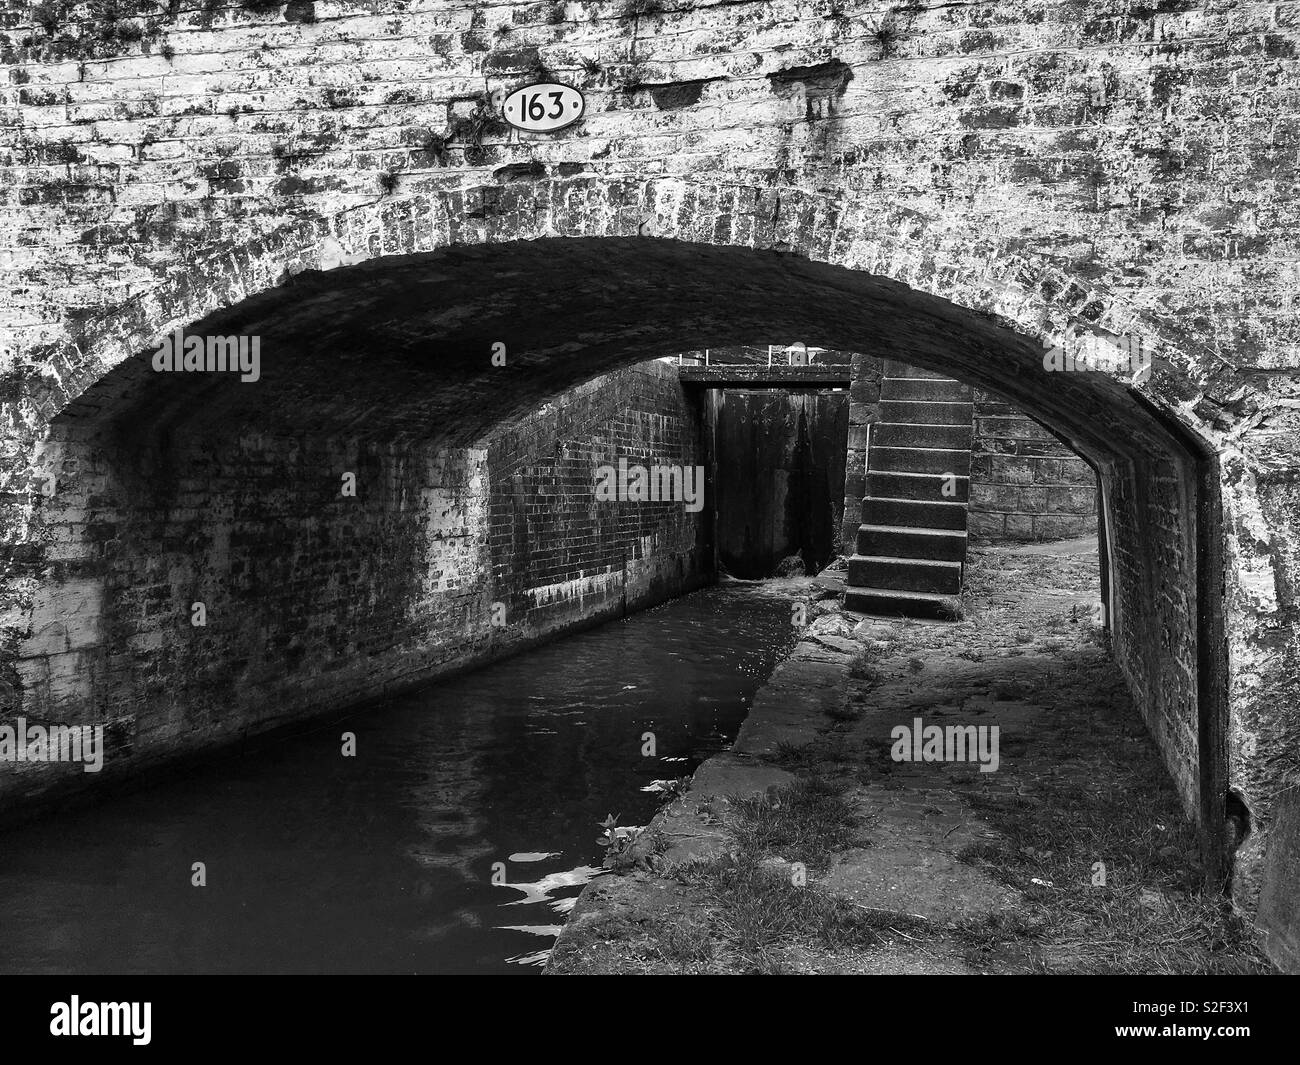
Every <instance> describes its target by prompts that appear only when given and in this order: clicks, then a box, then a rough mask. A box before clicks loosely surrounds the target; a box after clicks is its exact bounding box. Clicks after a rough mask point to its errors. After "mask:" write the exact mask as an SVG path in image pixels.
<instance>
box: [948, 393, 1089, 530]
mask: <svg viewBox="0 0 1300 1065" xmlns="http://www.w3.org/2000/svg"><path fill="white" fill-rule="evenodd" d="M974 422H975V436H974V440H973V441H972V446H971V470H970V481H971V483H970V508H969V515H968V521H967V528H968V530H969V532H970V538H971V541H972V542H973V543H974V542H990V543H998V542H1002V541H1017V540H1066V539H1071V538H1073V537H1078V536H1093V535H1095V534H1096V532H1097V475H1096V474H1095V473H1094V472H1093V470H1092V467H1090V466H1089V465H1088V464H1087V463H1086V462H1085V461H1084V460H1083V459H1081V458H1079V456H1078V455H1075V454H1074V453H1073V452H1071V451H1070V449H1069V448H1067V447H1065V446H1063V445H1062V444H1061V443H1060V442H1059V441H1058V440H1057V439H1056V438H1055V437H1054V436H1052V434H1051V433H1049V432H1048V431H1047V430H1046V429H1044V428H1043V427H1042V426H1041V425H1039V424H1038V423H1037V422H1035V421H1034V420H1033V419H1032V418H1029V417H1027V416H1026V415H1025V414H1024V413H1023V412H1021V411H1020V410H1019V409H1018V408H1017V407H1015V406H1013V405H1012V404H1010V403H1006V402H1004V401H1003V400H1002V399H1001V398H1000V397H998V396H994V395H991V394H990V393H988V392H987V391H985V390H983V389H976V391H975V413H974Z"/></svg>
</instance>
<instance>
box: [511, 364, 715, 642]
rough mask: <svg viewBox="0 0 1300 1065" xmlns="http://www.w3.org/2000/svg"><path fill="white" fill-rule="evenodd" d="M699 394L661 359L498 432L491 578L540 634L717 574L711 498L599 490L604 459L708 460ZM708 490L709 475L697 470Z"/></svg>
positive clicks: (600, 381) (517, 619) (525, 634)
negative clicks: (656, 497) (621, 496)
mask: <svg viewBox="0 0 1300 1065" xmlns="http://www.w3.org/2000/svg"><path fill="white" fill-rule="evenodd" d="M698 402H699V401H698V398H695V399H692V398H691V397H688V396H687V394H686V393H685V391H684V390H683V389H682V387H681V385H680V384H678V383H677V371H676V370H675V369H674V368H672V367H669V366H665V365H664V364H663V363H659V362H647V363H642V364H640V365H638V366H636V367H633V368H632V369H630V370H626V371H623V372H620V373H617V374H612V375H607V376H604V377H598V378H596V379H595V380H593V381H590V382H588V383H587V384H585V385H581V386H580V387H578V388H576V389H574V390H573V391H571V392H568V393H565V395H564V396H563V397H561V399H560V400H558V401H557V402H555V403H548V404H546V406H545V408H543V410H541V411H539V412H538V413H536V414H534V415H532V416H531V417H529V418H527V419H525V420H523V421H521V422H520V423H518V424H517V425H512V426H509V427H507V428H503V429H500V430H498V431H496V432H494V433H493V434H492V436H491V437H490V439H489V442H488V445H487V450H488V469H489V481H490V485H491V491H490V503H489V508H490V509H489V518H490V522H491V532H490V537H491V539H490V543H491V557H492V588H493V595H494V596H495V599H496V601H498V602H501V603H503V604H504V605H505V608H506V618H507V619H508V621H509V638H510V639H511V640H512V641H514V640H531V639H536V638H538V637H541V636H544V635H548V634H554V633H556V632H559V631H562V630H563V629H565V628H569V627H571V626H573V625H575V624H589V623H591V622H592V621H594V620H598V619H600V618H602V617H608V616H610V615H611V614H618V613H621V612H622V611H624V610H633V609H637V608H638V607H643V606H648V605H650V604H652V603H657V602H661V601H663V600H664V599H667V598H669V597H670V596H673V595H680V594H681V593H682V592H684V591H688V590H690V589H691V588H695V587H698V586H699V585H701V584H702V583H703V582H704V581H705V580H708V579H711V576H712V574H711V573H710V567H711V565H712V554H711V552H710V551H709V550H707V542H706V536H707V532H708V520H709V513H710V508H711V505H712V501H711V500H709V499H707V498H706V497H705V496H704V495H703V494H701V495H700V497H699V499H700V504H701V506H700V508H699V509H697V510H690V509H688V507H687V506H685V505H684V504H683V502H676V501H670V500H662V501H658V502H655V501H651V502H644V501H642V502H637V501H626V500H624V501H617V502H596V501H595V497H594V493H593V478H594V476H595V471H596V469H597V468H598V467H600V466H605V465H610V466H617V465H618V461H619V459H621V458H625V459H627V461H628V464H629V466H632V465H641V466H645V467H647V468H648V467H650V466H653V465H677V466H688V465H689V466H699V467H701V469H702V468H703V463H704V441H703V435H702V433H703V424H702V417H701V413H702V412H701V411H700V410H699V407H698ZM696 483H697V485H698V486H699V490H700V491H701V493H702V492H703V479H702V477H701V478H700V479H698V480H697V482H696Z"/></svg>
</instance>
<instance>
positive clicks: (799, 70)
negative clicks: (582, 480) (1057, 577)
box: [0, 0, 1300, 967]
mask: <svg viewBox="0 0 1300 1065" xmlns="http://www.w3.org/2000/svg"><path fill="white" fill-rule="evenodd" d="M654 7H655V5H649V6H647V5H623V4H617V3H609V4H602V3H580V2H575V3H564V4H546V3H503V4H498V5H477V4H475V5H471V4H465V3H456V2H450V0H419V2H417V3H410V2H407V0H374V2H373V3H369V4H367V5H365V6H364V8H357V7H355V6H353V5H345V4H333V3H326V2H324V0H322V2H315V3H312V2H307V3H299V2H295V3H292V4H288V5H287V6H285V7H284V8H278V9H277V8H271V9H267V8H266V7H265V6H264V5H258V10H250V9H248V8H246V7H244V6H242V5H237V4H217V5H211V4H204V5H199V4H188V3H184V2H182V3H180V4H177V5H170V6H168V7H167V8H166V9H164V8H161V7H159V8H158V9H157V10H156V12H155V13H152V14H149V13H146V14H144V15H140V16H136V17H135V18H134V19H133V20H132V21H133V22H138V23H140V27H139V28H140V32H139V33H138V34H137V33H132V34H124V33H120V32H117V31H116V30H114V31H113V32H111V33H110V32H107V31H106V30H105V28H104V27H102V26H101V25H99V24H98V23H97V22H96V21H95V16H94V15H93V14H86V13H85V12H84V11H83V10H82V9H81V8H80V7H79V6H78V7H68V8H67V9H66V11H64V12H63V14H62V17H61V18H60V19H56V20H54V23H55V24H53V25H51V24H50V22H49V20H46V21H45V22H44V23H43V24H42V23H38V22H37V21H36V20H35V19H34V18H33V9H32V8H31V6H29V5H27V4H24V3H17V2H14V0H11V2H9V3H7V4H5V5H4V7H3V8H2V9H0V14H2V15H3V17H2V18H0V38H2V40H0V56H2V57H3V62H4V64H5V67H6V73H7V75H8V79H7V82H8V84H7V88H5V89H4V90H3V92H4V101H3V105H2V106H3V112H4V116H5V121H4V123H3V128H4V132H3V135H2V136H3V141H4V148H3V165H4V167H5V181H4V182H3V186H2V188H3V192H0V196H2V197H3V202H2V203H0V211H3V219H4V221H3V233H4V236H5V243H6V244H7V245H8V248H7V250H6V251H5V252H4V255H3V257H2V258H0V271H3V273H4V279H5V280H4V286H5V301H6V306H7V314H6V320H5V332H4V339H3V346H4V348H5V355H4V364H3V374H2V384H3V388H2V390H0V396H2V398H3V404H4V410H3V417H4V423H3V426H4V427H3V432H4V440H3V449H0V477H2V478H3V485H4V488H3V491H4V497H3V505H4V523H3V543H4V555H5V568H4V589H3V625H4V637H3V641H2V643H3V647H4V650H5V653H6V664H5V672H6V676H7V678H8V680H9V681H10V683H12V684H13V686H14V688H15V695H16V699H17V700H18V703H19V706H20V707H21V706H26V705H31V704H32V701H35V702H36V703H39V702H40V701H41V700H43V699H46V698H48V695H49V692H48V690H47V689H46V688H44V687H42V685H43V683H44V681H43V680H42V678H43V677H45V676H47V675H48V671H47V670H46V667H45V665H43V662H45V660H46V658H47V656H48V655H50V654H51V652H52V650H53V649H52V648H50V647H48V646H45V645H43V644H42V643H41V642H40V640H39V638H38V635H37V633H36V631H35V630H34V628H33V622H34V619H38V618H40V617H43V616H47V614H48V612H49V611H50V610H52V609H54V604H55V603H56V601H58V600H59V599H60V597H66V596H68V595H70V594H73V593H70V592H69V582H70V581H75V580H79V579H81V577H79V576H77V575H74V574H70V573H69V572H68V571H67V569H66V568H65V567H63V566H62V565H61V564H60V561H59V559H60V557H61V556H64V557H66V553H67V552H68V551H69V550H71V549H73V548H74V547H75V550H77V551H80V552H82V553H83V554H84V555H85V556H87V557H88V558H92V559H99V560H103V559H106V558H109V557H111V556H112V553H113V552H116V551H119V550H121V541H120V540H119V539H118V538H117V537H116V536H115V535H113V530H111V529H108V528H105V523H104V522H100V521H95V520H87V521H86V522H85V523H82V524H81V525H80V526H79V527H77V528H76V529H73V530H66V531H64V527H63V526H61V524H60V523H59V522H57V521H53V520H51V515H53V514H55V513H56V506H57V504H56V502H55V500H56V499H57V495H58V492H59V483H60V481H59V478H60V474H61V472H62V471H61V470H60V468H59V465H60V461H61V459H60V456H61V454H62V452H61V450H60V446H59V441H60V439H61V437H60V434H61V433H63V432H65V431H67V429H65V428H63V427H71V426H76V425H88V424H91V423H93V424H95V425H96V426H98V427H99V429H100V431H102V432H103V433H104V434H105V439H106V440H111V441H112V447H113V448H116V449H118V451H119V453H124V452H130V453H132V454H142V453H143V451H144V449H146V447H148V448H152V449H153V452H154V453H155V454H156V455H157V457H158V462H159V463H160V467H161V468H163V469H165V468H166V465H167V463H168V462H170V461H172V459H171V458H169V456H176V455H179V454H181V452H182V451H183V449H184V448H185V447H186V446H187V444H186V442H187V441H192V440H197V439H200V438H207V439H218V440H225V441H226V447H225V450H224V451H222V452H221V457H222V458H223V459H224V460H227V461H236V460H239V451H238V448H237V447H236V446H235V444H234V441H235V440H236V439H239V438H242V437H244V436H246V435H248V434H254V433H256V434H263V435H264V436H266V437H273V436H277V435H281V436H292V435H295V434H301V435H307V436H310V437H311V438H312V439H314V440H317V441H320V442H321V445H320V446H321V447H323V448H326V449H330V450H333V451H336V452H338V453H360V451H361V450H363V449H364V450H366V452H367V453H368V454H374V455H384V454H398V453H404V452H405V451H406V450H407V449H409V448H412V447H418V448H437V447H442V448H464V447H470V446H472V445H473V443H474V441H475V440H477V439H479V438H480V437H481V436H482V434H483V433H485V432H486V431H488V430H489V429H490V427H491V426H492V425H493V424H495V423H497V422H500V421H502V420H506V419H510V418H512V417H518V416H519V415H520V414H521V413H522V412H524V411H526V410H529V409H532V408H534V407H536V406H537V405H538V404H540V403H541V402H543V401H544V400H545V399H546V398H548V397H551V396H554V395H557V394H559V393H561V392H562V391H564V390H565V389H567V388H569V387H571V386H573V385H576V384H579V383H581V382H583V381H587V380H590V379H592V378H593V377H595V376H596V375H598V374H601V373H605V372H608V371H611V370H614V369H617V368H619V367H622V366H627V365H631V364H632V363H635V362H640V361H643V360H645V359H648V358H654V357H657V356H660V355H663V354H665V353H669V352H674V351H681V350H688V349H693V348H696V347H701V346H721V345H723V344H762V343H766V342H767V340H768V339H769V338H771V337H774V336H786V337H790V336H797V337H800V338H801V339H802V340H803V341H804V342H805V343H807V344H809V345H810V346H812V345H816V346H820V347H825V348H828V349H832V350H845V351H864V350H865V351H871V352H872V353H873V354H875V355H878V356H880V357H884V358H891V359H898V360H904V361H907V362H909V363H912V364H915V365H918V366H922V367H924V368H927V369H931V370H934V371H937V372H941V373H945V374H949V375H951V376H955V377H959V378H961V379H963V380H966V381H969V382H970V383H972V384H974V385H976V386H977V387H982V388H987V389H990V390H992V391H994V392H996V393H998V394H999V395H1002V396H1005V397H1006V398H1007V399H1008V400H1009V401H1010V402H1013V403H1015V404H1016V405H1017V406H1019V407H1020V408H1021V409H1022V410H1024V411H1025V412H1026V413H1027V414H1029V415H1031V416H1032V417H1033V418H1035V419H1036V420H1037V421H1038V422H1039V423H1041V424H1043V425H1045V426H1047V427H1048V428H1049V429H1051V430H1052V431H1053V432H1054V433H1055V434H1057V436H1058V438H1059V439H1061V440H1063V441H1064V442H1066V443H1068V444H1069V446H1071V447H1072V448H1073V449H1074V450H1075V451H1076V452H1077V453H1078V454H1079V455H1081V456H1082V457H1084V458H1085V459H1087V460H1088V461H1089V462H1090V463H1091V464H1092V465H1093V467H1094V468H1095V469H1096V470H1097V471H1098V473H1099V477H1100V483H1101V489H1102V511H1103V516H1104V522H1105V528H1106V536H1107V548H1108V551H1107V556H1108V562H1109V582H1108V586H1109V603H1108V606H1109V614H1110V617H1109V620H1110V624H1111V626H1112V630H1113V633H1114V638H1115V641H1114V642H1115V648H1116V656H1117V659H1118V662H1119V664H1120V667H1121V668H1122V669H1123V671H1124V673H1125V675H1126V677H1127V678H1128V681H1129V684H1130V686H1131V687H1132V690H1133V692H1134V695H1135V698H1136V701H1137V703H1138V705H1139V707H1140V708H1141V711H1142V714H1143V716H1144V718H1145V720H1146V722H1147V724H1148V725H1149V727H1150V729H1151V732H1152V734H1153V735H1154V736H1155V738H1156V741H1157V742H1158V744H1159V745H1160V748H1161V750H1162V751H1163V753H1164V757H1165V760H1166V764H1167V765H1168V767H1169V770H1170V773H1171V774H1172V777H1173V779H1174V781H1175V782H1176V784H1177V786H1178V788H1179V791H1180V793H1181V794H1182V796H1183V799H1184V802H1185V804H1186V807H1187V809H1188V811H1189V813H1191V814H1192V815H1193V816H1194V817H1196V818H1197V820H1198V822H1199V824H1200V825H1201V827H1202V832H1203V837H1204V847H1205V850H1206V854H1207V857H1208V858H1209V859H1210V864H1211V866H1212V867H1218V868H1220V869H1223V870H1225V871H1226V867H1227V863H1228V857H1229V856H1228V853H1227V847H1226V840H1225V833H1224V804H1225V797H1226V795H1227V793H1228V791H1229V789H1232V790H1233V791H1234V792H1235V793H1236V794H1237V795H1238V796H1240V799H1241V801H1242V802H1243V803H1244V804H1245V807H1246V808H1248V810H1249V813H1250V818H1251V825H1252V831H1251V833H1250V835H1249V836H1248V837H1247V838H1246V840H1245V843H1244V845H1243V846H1242V847H1241V848H1240V849H1239V850H1238V851H1237V852H1236V854H1235V875H1234V877H1233V882H1232V883H1233V891H1234V895H1235V897H1236V898H1237V900H1238V902H1239V904H1240V905H1241V906H1243V907H1244V908H1245V909H1247V910H1249V911H1252V912H1254V911H1255V910H1256V909H1257V907H1258V906H1259V897H1260V886H1261V882H1262V881H1265V880H1267V878H1268V877H1269V876H1270V875H1277V870H1279V869H1283V868H1285V865H1284V864H1282V863H1283V860H1284V859H1285V858H1286V857H1287V856H1288V855H1289V854H1290V853H1291V850H1292V849H1293V848H1292V844H1290V843H1287V842H1286V840H1287V839H1288V838H1290V837H1289V835H1288V830H1287V828H1286V826H1287V824H1288V823H1289V819H1291V820H1292V821H1293V819H1294V811H1295V806H1296V802H1297V799H1296V791H1295V787H1296V784H1297V782H1298V781H1300V742H1297V740H1298V739H1300V711H1298V709H1297V708H1298V707H1300V630H1298V627H1297V626H1298V623H1300V601H1298V600H1297V591H1296V589H1297V587H1300V385H1298V384H1297V377H1298V376H1300V356H1298V355H1297V351H1296V348H1295V346H1294V345H1295V339H1296V336H1297V320H1296V315H1295V311H1294V307H1293V297H1294V287H1295V266H1294V263H1295V261H1296V251H1297V249H1296V247H1295V243H1296V239H1297V238H1296V233H1297V232H1298V230H1297V227H1296V225H1295V220H1296V219H1295V215H1296V206H1295V197H1294V194H1293V176H1292V175H1293V169H1292V162H1293V159H1294V153H1295V150H1296V140H1297V137H1298V136H1300V121H1298V120H1297V115H1296V111H1295V104H1294V99H1293V95H1294V94H1293V90H1292V86H1293V84H1294V80H1295V78H1296V76H1297V64H1296V60H1295V58H1294V57H1295V55H1296V45H1297V40H1298V39H1300V35H1298V34H1297V32H1296V26H1297V24H1298V23H1300V4H1296V3H1292V2H1279V3H1255V2H1244V3H1238V4H1232V5H1227V4H1220V3H1217V2H1210V0H1205V2H1197V0H1170V2H1168V3H1159V4H1154V5H1147V6H1142V7H1138V6H1133V5H1130V4H1128V3H1126V2H1115V3H1103V4H1101V5H1100V6H1099V5H1097V4H1093V3H1088V4H1082V3H1079V2H1077V0H1061V2H1051V0H1041V2H1034V3H1030V4H1024V3H1014V4H1013V3H1009V2H993V3H986V4H970V5H952V4H938V3H929V2H922V3H918V4H912V5H908V6H906V7H902V6H898V5H893V6H889V5H885V4H882V3H870V2H869V3H859V2H855V0H848V2H845V3H836V4H825V3H821V2H813V0H778V2H775V3H735V2H731V0H727V2H723V0H718V2H715V3H688V4H682V5H676V6H674V7H672V8H669V7H667V6H665V7H664V8H663V9H662V10H657V11H656V10H654ZM150 10H152V9H150ZM543 71H544V72H545V73H546V75H547V76H550V77H555V78H558V79H560V80H564V81H567V82H570V83H574V84H578V85H581V86H582V87H583V89H584V92H585V94H586V101H587V104H586V106H587V111H586V114H585V116H584V118H583V119H582V121H581V122H580V123H578V124H576V125H574V126H571V127H569V128H567V129H566V130H563V131H561V132H560V133H557V134H549V135H535V136H530V135H520V134H516V133H512V132H508V131H507V130H506V129H505V127H504V126H503V125H502V124H501V122H500V120H499V116H497V115H496V114H495V112H494V111H493V108H494V106H495V105H494V103H493V101H494V100H496V99H498V98H499V95H494V94H497V91H498V90H501V91H509V90H510V89H513V88H515V87H517V86H519V85H521V84H524V83H525V82H527V81H528V80H530V79H536V78H537V77H538V76H539V74H540V73H541V72H543ZM177 327H183V328H185V329H192V330H195V331H200V332H203V331H206V332H210V333H215V334H221V335H232V334H243V335H249V336H253V335H256V336H259V337H260V338H261V345H262V347H261V351H262V360H263V367H262V375H261V378H260V380H259V381H258V382H256V383H241V382H239V381H238V380H237V379H232V378H231V377H229V376H226V377H220V378H216V377H211V376H208V375H201V374H199V375H186V374H155V373H152V372H151V370H150V366H149V361H148V360H149V354H150V352H151V350H152V348H153V346H154V345H155V344H156V343H157V341H158V339H159V337H161V336H162V335H164V334H166V333H169V332H171V331H172V330H174V329H175V328H177ZM1069 331H1074V332H1076V333H1077V332H1079V331H1082V332H1084V333H1094V334H1101V335H1103V336H1107V337H1112V338H1122V337H1132V336H1138V337H1140V338H1141V340H1142V343H1143V345H1144V348H1145V349H1147V350H1150V351H1153V352H1154V353H1155V361H1154V364H1153V366H1152V369H1151V373H1150V374H1149V375H1147V376H1141V377H1131V376H1125V375H1120V374H1117V373H1099V372H1091V373H1054V374H1047V373H1045V371H1044V369H1043V364H1042V354H1043V351H1044V350H1045V348H1047V347H1050V346H1052V345H1053V344H1056V343H1058V342H1060V341H1061V340H1062V338H1064V337H1065V336H1066V335H1067V333H1068V332H1069ZM497 345H501V346H502V347H501V348H498V347H497ZM500 350H504V351H505V352H506V353H507V357H506V362H505V364H504V365H494V363H493V361H492V354H493V352H494V351H500ZM862 387H866V386H865V385H864V386H862ZM850 431H851V433H852V431H853V429H852V427H851V430H850ZM104 454H105V455H107V454H108V450H107V445H106V450H105V452H104ZM380 465H381V466H382V463H380ZM376 468H377V469H378V468H379V467H378V466H377V467H376ZM177 472H178V473H179V474H181V475H183V474H184V472H185V471H184V470H181V471H177ZM152 476H153V474H149V473H146V474H142V475H141V478H140V479H139V480H138V481H137V482H136V485H135V489H136V490H138V491H139V492H145V491H147V490H148V487H149V483H148V482H149V480H150V478H151V477H152ZM51 491H52V493H53V494H44V493H48V492H51ZM86 505H87V506H88V507H93V505H94V504H93V502H92V501H91V500H89V499H88V500H87V501H86ZM187 505H189V506H192V507H193V516H194V520H196V521H201V520H202V516H203V514H204V507H205V504H204V501H203V486H202V485H201V484H200V485H198V486H197V487H196V495H195V496H194V497H193V499H192V500H191V501H190V503H189V504H187ZM155 532H156V533H157V535H162V532H161V531H159V530H155ZM377 535H380V533H379V532H377ZM62 536H73V537H74V538H75V539H74V541H73V544H72V545H69V544H68V543H66V542H65V543H60V540H59V537H62ZM407 561H408V560H403V559H395V560H394V565H404V564H406V562H407ZM305 579H307V578H305ZM86 594H87V595H89V594H91V593H89V592H87V593H86ZM363 594H364V593H363ZM141 609H142V610H147V609H151V607H150V606H149V605H148V604H141ZM91 613H92V615H93V613H94V610H93V604H92V607H91ZM375 638H377V639H382V634H377V635H376V636H375ZM281 650H282V651H283V653H284V654H285V655H288V654H289V653H290V652H291V650H292V647H291V646H285V647H284V648H282V649H281ZM143 653H146V654H148V653H151V652H149V651H148V650H147V649H146V650H145V651H144V652H143ZM214 683H216V681H215V680H214ZM111 701H112V699H111V695H110V697H109V698H108V699H107V700H106V702H105V703H103V704H94V705H92V704H89V703H85V704H83V705H81V706H80V708H79V709H78V711H77V712H78V713H79V714H81V715H84V716H85V717H86V718H87V719H91V718H94V717H96V715H102V714H104V713H106V707H107V705H108V704H110V703H111ZM72 709H73V707H72V706H71V704H70V705H69V710H70V712H71V710H72ZM1279 826H1281V827H1279ZM1277 897H1278V893H1277V892H1271V893H1270V892H1269V891H1265V892H1264V899H1265V905H1264V909H1263V911H1262V912H1260V913H1259V919H1260V921H1261V922H1262V923H1263V924H1264V925H1265V927H1267V928H1269V929H1270V930H1271V935H1270V943H1269V949H1270V951H1271V952H1272V953H1273V955H1274V956H1275V957H1276V958H1278V959H1279V960H1281V961H1282V962H1283V963H1284V964H1287V965H1290V966H1292V967H1296V966H1297V965H1300V947H1298V945H1297V941H1296V939H1295V931H1294V929H1295V925H1294V922H1293V921H1292V919H1291V917H1290V915H1289V914H1288V913H1286V912H1285V906H1282V908H1281V909H1279V904H1278V903H1277V901H1276V900H1277Z"/></svg>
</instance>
